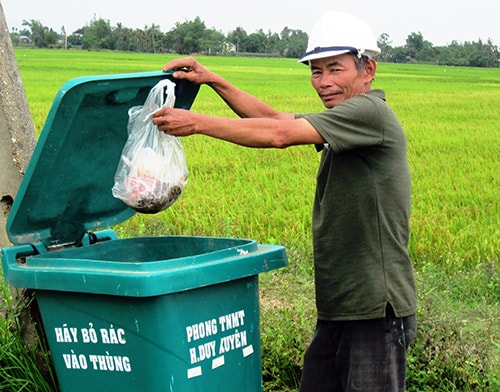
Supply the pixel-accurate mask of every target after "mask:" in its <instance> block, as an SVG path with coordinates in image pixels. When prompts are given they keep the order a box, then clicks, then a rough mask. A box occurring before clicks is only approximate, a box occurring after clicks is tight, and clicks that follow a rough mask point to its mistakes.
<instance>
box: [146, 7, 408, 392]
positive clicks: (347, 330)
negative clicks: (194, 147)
mask: <svg viewBox="0 0 500 392" xmlns="http://www.w3.org/2000/svg"><path fill="white" fill-rule="evenodd" d="M379 52H380V51H379V49H378V48H377V45H376V42H375V39H374V37H373V34H372V32H371V30H370V29H369V27H368V26H367V25H366V24H365V23H364V22H363V21H361V20H360V19H358V18H356V17H354V16H352V15H349V14H345V13H338V12H333V11H331V12H327V13H325V14H324V15H323V16H322V17H321V19H320V20H319V21H318V23H317V24H316V25H315V27H314V28H313V30H312V32H311V34H310V37H309V42H308V49H307V53H306V54H305V55H304V56H303V57H302V58H301V59H300V61H301V62H303V63H305V64H307V65H308V66H309V67H310V69H311V75H312V76H311V81H312V85H313V87H314V89H315V90H316V91H317V93H318V95H319V97H320V99H321V100H322V102H323V104H324V106H325V107H326V110H325V111H323V112H321V113H315V114H307V115H293V114H289V113H282V112H278V111H276V110H274V109H273V108H271V107H270V106H268V105H267V104H265V103H263V102H261V101H259V100H258V99H257V98H255V97H253V96H251V95H249V94H248V93H246V92H244V91H242V90H240V89H238V88H236V87H235V86H233V85H232V84H230V83H229V82H228V81H226V80H224V79H223V78H222V77H221V76H219V75H217V74H214V73H213V72H211V71H209V70H208V69H206V68H205V67H203V66H202V65H201V64H199V63H198V62H197V61H196V60H194V59H193V58H187V59H179V60H173V61H171V62H169V63H168V64H166V65H165V67H164V70H165V71H167V70H176V69H177V70H179V71H176V72H175V73H174V77H176V78H179V79H188V80H190V81H192V82H194V83H198V84H207V85H209V86H210V87H211V88H212V89H214V90H215V91H216V92H217V93H218V94H219V95H220V97H221V98H222V99H223V100H224V101H225V102H226V103H227V104H228V105H229V106H230V107H231V109H232V110H233V111H234V112H235V113H237V114H238V115H239V117H241V118H238V119H236V118H234V119H230V118H217V117H211V116H207V115H203V114H196V113H193V112H190V111H185V110H176V109H165V110H161V111H159V112H158V113H157V114H156V115H155V117H154V120H153V121H154V123H155V124H156V125H157V126H158V129H159V130H160V131H164V132H168V133H169V134H171V135H174V136H188V135H193V134H204V135H207V136H211V137H215V138H218V139H222V140H226V141H229V142H233V143H237V144H240V145H243V146H248V147H275V148H284V147H289V146H293V145H302V144H312V145H315V146H316V148H317V150H318V151H321V153H322V159H321V162H320V166H319V170H318V175H317V186H316V195H315V201H314V209H313V222H312V223H313V248H314V266H315V285H316V304H317V313H318V321H317V326H316V331H315V333H314V336H313V339H312V341H311V344H310V346H309V348H308V349H307V351H306V354H305V358H304V370H303V375H302V382H301V389H300V390H301V391H302V392H306V391H307V392H309V391H311V392H312V391H313V392H321V391H370V392H373V391H403V390H404V386H405V375H406V352H407V348H408V345H409V343H410V341H411V340H412V339H413V338H414V336H415V332H416V321H415V313H416V294H415V283H414V278H413V272H412V265H411V262H410V259H409V256H408V250H407V246H408V235H409V229H408V225H409V215H410V191H411V183H410V174H409V168H408V162H407V157H406V139H405V135H404V133H403V130H402V128H401V125H400V124H399V122H398V120H397V118H396V116H395V115H394V113H393V112H392V110H391V109H390V108H389V107H388V106H387V104H386V102H385V94H384V92H383V91H381V90H371V82H372V80H373V78H374V76H375V71H376V68H377V64H376V62H375V60H374V59H373V58H372V56H373V55H376V54H378V53H379Z"/></svg>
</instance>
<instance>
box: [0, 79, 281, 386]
mask: <svg viewBox="0 0 500 392" xmlns="http://www.w3.org/2000/svg"><path fill="white" fill-rule="evenodd" d="M166 77H168V78H172V74H169V73H161V72H153V73H139V74H129V75H112V76H100V77H85V78H79V79H75V80H73V81H70V82H68V83H67V84H65V85H64V86H63V87H62V88H61V89H60V91H59V93H58V94H57V96H56V98H55V100H54V103H53V106H52V108H51V110H50V112H49V115H48V119H47V121H46V123H45V126H44V128H43V130H42V133H41V135H40V138H39V140H38V143H37V146H36V147H35V151H34V153H33V156H32V158H31V161H30V163H29V165H28V168H27V171H26V174H25V176H24V178H23V181H22V183H21V186H20V187H19V191H18V193H17V195H16V199H15V201H14V204H13V206H12V210H11V212H10V214H9V217H8V221H7V233H8V234H9V238H10V240H11V241H12V243H13V244H15V246H12V247H9V248H3V249H1V256H2V267H3V273H4V276H5V280H6V281H7V282H8V283H9V284H11V285H12V286H15V287H21V288H29V289H33V290H34V291H35V293H36V296H37V298H38V301H39V305H40V310H41V315H42V319H43V324H44V328H45V332H46V335H47V339H48V342H49V347H50V351H51V355H52V358H53V361H54V365H55V369H56V374H57V378H58V381H59V384H60V387H61V390H62V391H64V392H78V391H103V392H104V391H106V392H108V391H122V392H123V391H131V392H136V391H148V392H155V391H158V392H160V391H162V392H164V391H168V392H171V391H173V392H183V391H217V392H223V391H227V392H229V391H231V392H233V391H250V392H254V391H260V390H261V389H262V381H261V349H260V332H259V298H258V274H260V273H262V272H266V271H270V270H273V269H276V268H280V267H282V266H285V265H286V264H287V258H286V253H285V251H284V248H283V247H282V246H278V245H259V244H257V243H256V242H255V241H254V240H248V239H232V238H214V237H185V236H160V237H139V238H128V239H119V238H118V237H117V235H116V234H115V232H114V231H113V230H111V229H109V227H112V226H113V225H115V224H118V223H120V222H123V221H124V220H126V219H128V218H130V217H132V216H133V215H134V214H135V211H134V210H132V209H131V208H129V207H128V206H127V205H125V204H124V203H123V202H122V201H121V200H118V199H116V198H114V197H113V195H112V193H111V188H112V186H113V182H114V174H115V171H116V167H117V165H118V161H119V158H120V155H121V150H122V148H123V145H124V144H125V142H126V140H127V119H128V110H129V108H130V107H132V106H135V105H140V104H142V103H143V101H144V99H145V98H146V96H147V94H148V92H149V90H150V88H151V87H152V86H153V85H154V84H156V83H157V82H158V81H159V80H161V79H163V78H166ZM175 82H176V95H177V98H176V107H178V108H183V109H189V108H190V106H191V104H192V101H193V100H194V97H195V96H196V94H197V91H198V86H194V85H191V84H189V83H188V82H187V81H182V80H181V81H179V80H176V81H175Z"/></svg>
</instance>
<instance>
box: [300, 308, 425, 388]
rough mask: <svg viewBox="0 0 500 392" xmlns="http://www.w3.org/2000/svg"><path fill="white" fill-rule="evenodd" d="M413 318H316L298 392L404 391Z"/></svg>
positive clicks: (412, 334)
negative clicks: (349, 319) (354, 319)
mask: <svg viewBox="0 0 500 392" xmlns="http://www.w3.org/2000/svg"><path fill="white" fill-rule="evenodd" d="M415 333H416V318H415V315H413V316H409V317H396V316H395V315H394V312H393V310H392V308H391V307H390V306H388V308H387V315H386V317H385V318H381V319H373V320H359V321H322V320H318V324H317V326H316V331H315V332H314V335H313V338H312V341H311V344H310V346H309V348H308V349H307V351H306V354H305V357H304V370H303V373H302V382H301V386H300V392H337V391H339V392H340V391H346V392H352V391H363V392H378V391H381V392H382V391H384V392H396V391H397V392H399V391H404V389H405V378H406V352H407V349H408V345H409V344H410V342H411V341H412V340H413V339H414V338H415Z"/></svg>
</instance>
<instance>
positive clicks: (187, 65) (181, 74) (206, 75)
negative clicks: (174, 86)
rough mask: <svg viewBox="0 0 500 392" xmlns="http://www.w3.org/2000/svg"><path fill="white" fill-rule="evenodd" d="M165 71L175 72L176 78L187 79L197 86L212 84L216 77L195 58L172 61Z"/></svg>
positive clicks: (165, 67) (165, 66)
mask: <svg viewBox="0 0 500 392" xmlns="http://www.w3.org/2000/svg"><path fill="white" fill-rule="evenodd" d="M163 71H164V72H169V71H174V73H173V75H172V76H173V77H174V78H176V79H185V80H188V81H190V82H192V83H195V84H210V83H211V82H213V81H214V79H215V76H216V75H215V74H214V73H213V72H211V71H209V70H208V69H207V68H206V67H204V66H203V65H201V64H200V63H199V62H198V61H196V60H195V59H194V58H193V57H186V58H182V59H175V60H172V61H170V62H168V63H167V64H165V65H164V66H163Z"/></svg>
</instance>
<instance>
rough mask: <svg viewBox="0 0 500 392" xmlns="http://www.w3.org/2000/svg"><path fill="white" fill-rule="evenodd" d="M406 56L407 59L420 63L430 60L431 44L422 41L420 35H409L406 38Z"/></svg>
mask: <svg viewBox="0 0 500 392" xmlns="http://www.w3.org/2000/svg"><path fill="white" fill-rule="evenodd" d="M406 48H407V55H408V57H409V59H412V60H420V61H431V60H432V56H433V53H432V44H431V43H430V42H429V41H426V40H424V37H423V36H422V33H420V32H418V33H411V34H410V35H409V36H408V38H406Z"/></svg>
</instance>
